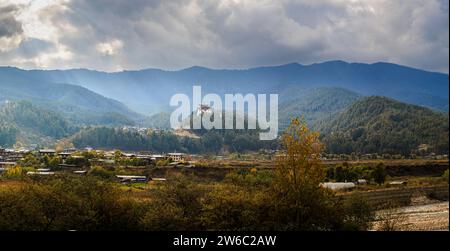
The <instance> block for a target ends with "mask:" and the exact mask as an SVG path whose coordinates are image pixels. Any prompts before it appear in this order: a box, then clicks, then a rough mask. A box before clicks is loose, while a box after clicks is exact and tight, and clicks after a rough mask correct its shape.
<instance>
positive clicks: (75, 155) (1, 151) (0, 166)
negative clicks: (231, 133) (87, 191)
mask: <svg viewBox="0 0 450 251" xmlns="http://www.w3.org/2000/svg"><path fill="white" fill-rule="evenodd" d="M83 151H84V152H91V151H95V152H96V153H98V154H101V156H102V158H101V159H92V160H90V161H91V162H92V164H96V165H97V164H99V165H102V164H106V165H107V164H114V158H115V157H116V154H117V153H116V152H114V151H100V150H94V149H92V148H85V149H83V150H78V149H75V148H69V149H64V150H63V151H60V152H58V151H56V150H54V149H41V150H38V151H37V152H34V153H35V154H36V155H37V156H38V157H39V158H42V157H45V156H48V157H55V156H58V157H60V158H61V160H62V163H61V164H60V167H62V168H65V167H67V168H77V167H80V166H77V165H74V164H69V162H68V161H67V160H68V159H69V158H72V159H75V160H76V159H84V157H83V156H81V155H80V154H79V153H80V152H83ZM28 153H30V151H29V150H14V149H5V148H1V147H0V172H2V171H5V170H7V169H8V168H11V167H14V166H16V165H17V162H18V161H19V160H21V159H22V158H24V157H25V155H26V154H28ZM121 157H122V158H124V159H139V160H145V161H147V162H148V163H153V164H156V163H157V162H158V161H160V160H170V163H169V165H170V166H176V165H179V164H180V163H185V162H187V161H189V160H190V156H189V155H187V154H185V153H167V154H141V153H121ZM69 170H70V169H69ZM72 170H73V169H72ZM73 173H74V174H76V175H85V174H86V173H87V171H86V170H74V171H73ZM27 174H28V175H54V174H55V172H52V171H51V170H50V169H44V168H40V169H37V170H36V171H33V172H28V173H27ZM117 179H118V180H119V181H120V182H122V183H132V182H147V181H149V180H154V181H164V180H165V179H164V178H148V177H146V176H135V175H118V176H117Z"/></svg>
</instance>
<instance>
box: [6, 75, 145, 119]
mask: <svg viewBox="0 0 450 251" xmlns="http://www.w3.org/2000/svg"><path fill="white" fill-rule="evenodd" d="M4 69H8V70H7V71H8V72H10V73H11V72H12V73H14V74H7V73H4V72H2V71H1V70H0V102H1V101H20V100H27V101H30V102H32V103H33V104H35V105H38V106H40V107H42V108H44V109H51V110H55V111H59V112H61V113H63V114H64V115H66V117H68V118H70V119H72V120H73V121H74V122H80V123H85V124H91V123H94V124H103V120H105V119H104V118H105V117H106V118H108V120H109V121H110V122H112V123H113V124H121V123H123V122H124V121H128V122H127V123H128V124H129V123H133V122H132V121H131V120H132V119H135V120H137V119H143V116H142V115H139V114H137V113H136V112H134V111H132V110H130V109H129V108H127V107H126V106H125V105H123V104H122V103H120V102H118V101H116V100H113V99H111V98H106V97H104V96H102V95H100V94H97V93H95V92H92V91H90V90H88V89H86V88H85V87H82V86H77V85H70V84H61V83H52V82H46V81H44V80H42V79H39V78H35V77H30V76H27V75H26V74H25V75H23V71H22V70H18V69H15V68H3V70H4ZM114 118H117V119H118V121H119V122H118V123H116V122H114V121H113V119H114ZM130 121H131V122H130Z"/></svg>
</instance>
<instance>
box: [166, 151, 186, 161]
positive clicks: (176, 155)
mask: <svg viewBox="0 0 450 251" xmlns="http://www.w3.org/2000/svg"><path fill="white" fill-rule="evenodd" d="M186 157H187V156H186V154H185V153H168V154H167V158H170V159H172V161H174V162H181V161H185V160H186Z"/></svg>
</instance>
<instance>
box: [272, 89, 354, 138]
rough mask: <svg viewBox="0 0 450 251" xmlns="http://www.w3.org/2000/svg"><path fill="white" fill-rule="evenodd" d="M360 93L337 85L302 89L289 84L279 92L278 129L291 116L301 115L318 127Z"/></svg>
mask: <svg viewBox="0 0 450 251" xmlns="http://www.w3.org/2000/svg"><path fill="white" fill-rule="evenodd" d="M359 97H361V95H359V94H357V93H355V92H352V91H349V90H346V89H343V88H337V87H321V88H313V89H304V88H303V89H302V88H300V87H296V86H291V87H289V88H287V89H284V90H283V91H282V92H281V93H280V101H283V102H281V103H280V106H279V112H278V114H279V121H280V129H281V130H283V129H285V128H286V127H287V126H288V125H289V123H290V121H291V118H293V117H302V116H304V118H305V119H306V121H307V122H308V124H309V125H310V126H311V127H312V128H314V129H318V128H320V127H321V126H322V123H323V122H324V121H325V120H326V119H329V118H330V117H331V116H332V115H334V114H336V113H338V112H340V111H342V110H343V109H344V108H346V107H348V106H349V105H351V104H352V103H353V102H355V101H356V100H357V99H358V98H359Z"/></svg>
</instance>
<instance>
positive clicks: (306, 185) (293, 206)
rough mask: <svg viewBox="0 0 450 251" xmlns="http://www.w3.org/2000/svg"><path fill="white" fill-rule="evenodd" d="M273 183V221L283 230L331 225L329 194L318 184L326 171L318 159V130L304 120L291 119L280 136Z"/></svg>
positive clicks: (324, 227)
mask: <svg viewBox="0 0 450 251" xmlns="http://www.w3.org/2000/svg"><path fill="white" fill-rule="evenodd" d="M280 141H281V146H282V151H281V153H280V154H279V155H278V158H277V168H276V179H275V182H274V192H275V196H274V200H275V201H274V204H275V205H274V211H275V212H274V213H275V215H276V218H277V220H276V221H277V222H275V224H276V225H277V226H278V227H277V228H278V229H279V228H282V230H283V229H284V230H322V229H331V228H333V227H332V226H331V225H330V224H332V221H333V220H332V219H329V217H330V214H331V215H333V213H331V211H333V210H334V209H333V204H334V203H333V201H332V200H331V197H332V193H331V191H329V190H327V189H323V188H322V187H321V186H320V183H321V182H322V181H323V180H324V178H325V170H324V168H323V166H322V165H321V162H320V153H321V151H322V148H323V147H322V144H321V143H320V141H319V133H317V132H313V131H310V130H309V128H308V126H307V125H306V123H305V121H304V120H303V119H298V118H296V119H293V120H292V121H291V124H290V126H289V127H288V128H287V129H286V131H285V132H284V134H283V135H282V136H281V140H280Z"/></svg>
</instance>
